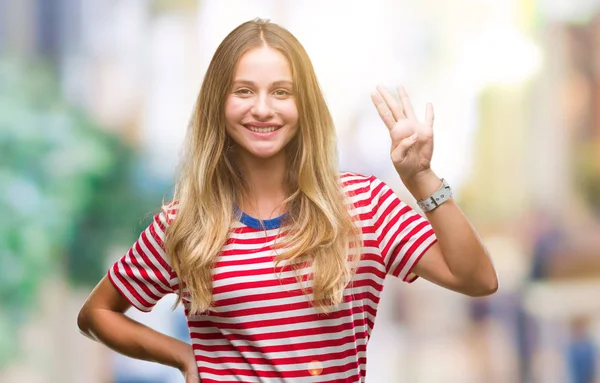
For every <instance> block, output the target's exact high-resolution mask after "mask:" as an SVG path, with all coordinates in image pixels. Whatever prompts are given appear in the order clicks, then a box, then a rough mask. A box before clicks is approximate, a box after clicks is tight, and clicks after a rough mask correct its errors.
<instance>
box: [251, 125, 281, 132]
mask: <svg viewBox="0 0 600 383" xmlns="http://www.w3.org/2000/svg"><path fill="white" fill-rule="evenodd" d="M248 129H250V130H251V131H253V132H256V133H269V132H274V131H276V130H277V129H278V127H277V126H267V127H264V128H257V127H256V126H248Z"/></svg>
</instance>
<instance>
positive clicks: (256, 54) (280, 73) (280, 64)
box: [234, 46, 292, 81]
mask: <svg viewBox="0 0 600 383" xmlns="http://www.w3.org/2000/svg"><path fill="white" fill-rule="evenodd" d="M240 78H243V79H246V80H253V81H255V80H257V81H258V80H260V79H274V78H276V80H288V81H291V80H292V70H291V68H290V64H289V62H288V60H287V59H286V57H285V56H284V55H283V54H282V53H281V52H280V51H278V50H276V49H273V48H271V47H268V46H261V47H257V48H252V49H250V50H248V51H247V52H245V53H244V54H243V55H242V57H240V60H239V62H238V64H237V66H236V69H235V74H234V79H240Z"/></svg>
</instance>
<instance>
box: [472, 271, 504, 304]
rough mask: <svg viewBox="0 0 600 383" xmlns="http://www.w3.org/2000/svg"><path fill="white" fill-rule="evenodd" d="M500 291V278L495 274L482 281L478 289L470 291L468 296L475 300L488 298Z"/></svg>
mask: <svg viewBox="0 0 600 383" xmlns="http://www.w3.org/2000/svg"><path fill="white" fill-rule="evenodd" d="M496 291H498V277H497V276H496V275H495V274H494V276H493V277H490V278H488V279H486V280H485V281H482V282H481V283H480V284H478V285H477V287H476V288H473V289H470V290H469V291H468V292H467V295H468V296H470V297H473V298H478V297H486V296H489V295H492V294H494V293H495V292H496Z"/></svg>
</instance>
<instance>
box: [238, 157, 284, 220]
mask: <svg viewBox="0 0 600 383" xmlns="http://www.w3.org/2000/svg"><path fill="white" fill-rule="evenodd" d="M240 157H241V158H239V165H240V167H241V170H242V172H243V175H244V180H245V182H246V185H247V187H248V193H247V196H246V198H245V199H244V200H243V201H239V205H240V208H241V209H242V211H244V212H245V213H246V214H249V215H250V216H252V217H255V218H258V219H270V218H274V217H277V216H279V215H281V214H283V213H285V210H286V209H285V206H284V205H283V203H282V202H283V200H284V199H285V198H286V197H287V196H286V190H285V174H286V161H285V153H280V154H278V155H276V156H275V157H273V158H269V159H257V158H255V157H252V158H248V157H246V156H240Z"/></svg>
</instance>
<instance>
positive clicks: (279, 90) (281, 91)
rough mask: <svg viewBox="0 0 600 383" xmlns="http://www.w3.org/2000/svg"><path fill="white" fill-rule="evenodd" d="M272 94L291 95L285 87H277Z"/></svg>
mask: <svg viewBox="0 0 600 383" xmlns="http://www.w3.org/2000/svg"><path fill="white" fill-rule="evenodd" d="M273 94H274V95H275V96H277V97H286V96H290V95H291V93H290V92H289V91H288V90H286V89H277V90H276V91H274V92H273Z"/></svg>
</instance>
